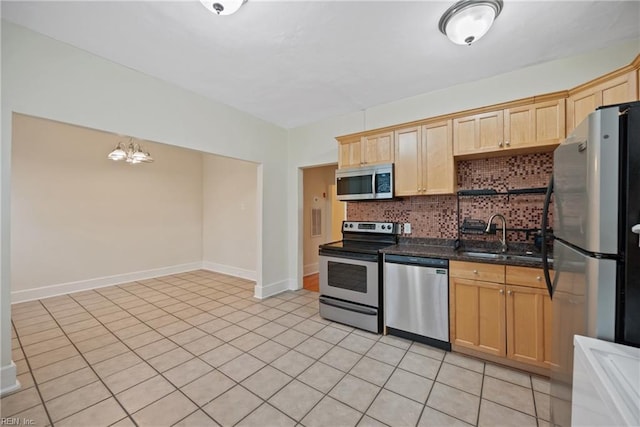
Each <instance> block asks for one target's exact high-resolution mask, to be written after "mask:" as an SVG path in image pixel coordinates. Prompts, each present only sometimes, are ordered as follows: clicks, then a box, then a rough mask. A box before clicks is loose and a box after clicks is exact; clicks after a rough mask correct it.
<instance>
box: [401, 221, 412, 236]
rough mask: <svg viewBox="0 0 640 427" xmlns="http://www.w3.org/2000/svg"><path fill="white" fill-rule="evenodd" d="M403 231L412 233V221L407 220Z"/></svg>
mask: <svg viewBox="0 0 640 427" xmlns="http://www.w3.org/2000/svg"><path fill="white" fill-rule="evenodd" d="M402 231H403V233H404V234H411V223H410V222H405V223H404V227H402Z"/></svg>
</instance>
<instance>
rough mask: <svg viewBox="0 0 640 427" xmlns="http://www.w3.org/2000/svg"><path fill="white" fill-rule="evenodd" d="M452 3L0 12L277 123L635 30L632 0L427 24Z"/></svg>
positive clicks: (414, 91)
mask: <svg viewBox="0 0 640 427" xmlns="http://www.w3.org/2000/svg"><path fill="white" fill-rule="evenodd" d="M453 3H454V0H450V1H445V2H443V1H407V2H404V1H338V0H325V1H269V0H249V1H248V3H246V4H245V5H244V6H243V7H242V8H241V9H240V10H239V11H238V12H237V13H236V14H234V15H230V16H216V15H214V14H212V13H210V12H208V11H207V10H206V9H205V8H204V7H203V6H202V5H201V4H200V2H199V1H66V2H59V1H43V2H35V1H6V0H3V1H2V18H3V19H6V20H9V21H11V22H14V23H17V24H20V25H23V26H25V27H27V28H30V29H32V30H34V31H37V32H40V33H43V34H45V35H48V36H50V37H52V38H54V39H57V40H60V41H63V42H66V43H68V44H70V45H73V46H77V47H79V48H81V49H84V50H86V51H89V52H92V53H94V54H96V55H99V56H101V57H104V58H107V59H109V60H111V61H114V62H116V63H119V64H122V65H125V66H127V67H130V68H132V69H135V70H139V71H141V72H143V73H146V74H148V75H151V76H155V77H157V78H160V79H162V80H165V81H167V82H171V83H173V84H176V85H178V86H181V87H183V88H185V89H188V90H191V91H193V92H196V93H199V94H202V95H204V96H206V97H209V98H211V99H214V100H217V101H220V102H222V103H225V104H227V105H230V106H233V107H235V108H237V109H239V110H242V111H245V112H247V113H250V114H253V115H255V116H257V117H260V118H262V119H264V120H266V121H269V122H272V123H275V124H277V125H279V126H282V127H285V128H292V127H296V126H300V125H305V124H308V123H312V122H315V121H318V120H321V119H324V118H328V117H332V116H336V115H339V114H344V113H348V112H353V111H358V110H362V109H365V108H369V107H372V106H375V105H380V104H383V103H387V102H391V101H396V100H399V99H402V98H406V97H409V96H414V95H418V94H421V93H426V92H429V91H432V90H436V89H441V88H444V87H448V86H452V85H455V84H459V83H463V82H467V81H473V80H477V79H481V78H484V77H488V76H491V75H495V74H499V73H504V72H508V71H511V70H515V69H518V68H522V67H525V66H528V65H533V64H536V63H541V62H546V61H549V60H553V59H556V58H561V57H565V56H569V55H574V54H578V53H581V52H586V51H590V50H595V49H598V48H604V47H607V46H611V45H612V44H615V43H618V42H622V41H624V40H629V39H634V38H635V39H638V38H640V24H639V22H640V2H639V1H514V0H511V1H510V0H505V5H504V9H503V11H502V14H501V15H500V16H499V18H498V19H497V21H496V22H495V24H494V26H493V28H492V29H491V30H490V31H489V33H488V34H487V35H486V36H485V37H484V38H483V39H481V40H479V41H478V42H477V43H475V44H474V45H472V46H470V47H468V46H458V45H454V44H453V43H451V42H450V41H449V40H448V39H447V38H446V37H445V36H443V35H442V34H441V33H440V32H439V30H438V21H439V19H440V16H441V15H442V13H443V12H444V11H445V10H446V9H447V8H448V7H449V6H450V5H451V4H453ZM639 51H640V43H639ZM541 78H548V76H541Z"/></svg>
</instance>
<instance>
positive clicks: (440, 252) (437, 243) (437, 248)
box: [381, 237, 553, 268]
mask: <svg viewBox="0 0 640 427" xmlns="http://www.w3.org/2000/svg"><path fill="white" fill-rule="evenodd" d="M507 244H508V247H509V250H508V251H507V253H506V254H501V253H500V245H499V243H497V242H483V241H473V240H463V241H461V242H460V247H459V248H458V249H456V248H455V241H454V240H448V239H425V238H407V237H402V238H400V242H399V244H397V245H394V246H389V247H387V248H384V249H383V250H381V252H382V253H384V254H393V255H406V256H419V257H427V258H440V259H448V260H455V261H470V262H483V263H489V264H501V265H515V266H522V267H535V268H542V261H541V255H540V251H538V250H537V249H536V248H535V246H533V245H531V244H527V243H515V242H514V243H509V242H507ZM468 252H474V253H480V255H469V254H468ZM482 254H496V255H495V257H492V258H485V257H483V256H482ZM489 256H492V255H489ZM549 258H552V254H549ZM549 265H550V267H551V268H552V266H553V265H552V263H550V264H549Z"/></svg>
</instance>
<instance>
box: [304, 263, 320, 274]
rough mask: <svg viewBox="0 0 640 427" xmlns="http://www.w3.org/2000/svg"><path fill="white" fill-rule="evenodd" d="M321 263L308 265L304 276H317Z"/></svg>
mask: <svg viewBox="0 0 640 427" xmlns="http://www.w3.org/2000/svg"><path fill="white" fill-rule="evenodd" d="M319 269H320V263H318V262H314V263H311V264H306V265H305V266H304V270H303V271H304V276H308V275H310V274H316V273H317V272H319V271H320V270H319Z"/></svg>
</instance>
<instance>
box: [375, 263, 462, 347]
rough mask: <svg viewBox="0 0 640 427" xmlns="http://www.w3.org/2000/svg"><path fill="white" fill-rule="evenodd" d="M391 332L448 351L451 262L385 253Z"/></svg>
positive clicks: (386, 310)
mask: <svg viewBox="0 0 640 427" xmlns="http://www.w3.org/2000/svg"><path fill="white" fill-rule="evenodd" d="M384 313H385V325H386V326H387V333H390V334H392V335H397V336H400V337H404V338H408V339H412V340H414V341H420V342H423V343H425V344H429V345H432V346H435V347H439V348H442V349H445V350H451V343H450V342H449V261H448V260H446V259H434V258H422V257H414V256H404V255H385V256H384Z"/></svg>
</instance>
